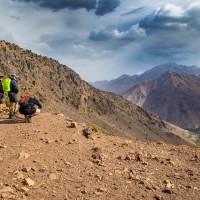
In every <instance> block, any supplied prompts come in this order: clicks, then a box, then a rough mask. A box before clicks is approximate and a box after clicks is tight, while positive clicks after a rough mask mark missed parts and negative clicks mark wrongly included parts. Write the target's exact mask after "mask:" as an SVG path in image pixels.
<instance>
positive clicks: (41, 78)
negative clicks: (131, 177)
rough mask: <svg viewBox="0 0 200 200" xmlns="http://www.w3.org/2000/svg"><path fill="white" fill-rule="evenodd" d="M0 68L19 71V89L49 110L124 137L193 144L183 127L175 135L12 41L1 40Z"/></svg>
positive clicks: (121, 100) (140, 111)
mask: <svg viewBox="0 0 200 200" xmlns="http://www.w3.org/2000/svg"><path fill="white" fill-rule="evenodd" d="M0 69H1V73H4V74H11V73H17V74H19V76H20V77H19V86H20V90H21V91H20V93H21V94H23V91H26V90H28V91H30V93H31V94H33V95H35V96H36V97H37V98H38V99H39V100H40V101H41V103H42V104H43V107H44V110H47V111H49V112H50V111H51V112H62V113H64V114H65V115H67V116H70V117H71V118H73V119H75V120H80V121H84V122H85V123H87V124H92V125H95V126H97V127H99V128H100V129H102V130H104V131H106V132H110V133H112V134H116V135H119V136H123V137H126V138H137V139H139V140H142V141H160V140H162V141H165V142H168V143H173V144H181V143H185V144H194V142H193V141H191V140H190V139H189V138H188V134H186V133H185V132H184V131H183V134H182V135H180V134H179V136H178V137H177V133H176V129H171V128H170V127H168V125H166V123H165V122H164V121H162V120H161V119H160V118H159V117H158V116H156V115H153V114H150V113H148V112H146V111H145V110H143V109H142V108H140V107H138V106H136V105H133V104H131V103H130V102H128V101H127V100H125V99H124V98H123V97H120V96H117V95H114V94H111V93H108V92H103V91H101V90H98V89H95V88H94V87H92V86H90V85H89V84H88V83H86V82H85V81H83V80H82V79H81V78H80V76H79V75H78V74H76V73H75V72H74V71H73V70H71V69H70V68H69V67H67V66H64V65H61V64H59V63H58V62H57V61H55V60H53V59H51V58H47V57H43V56H40V55H37V54H35V53H32V52H31V51H29V50H24V49H22V48H20V47H18V46H17V45H15V44H10V43H8V42H5V41H1V42H0ZM174 134H175V135H174ZM170 136H171V137H170ZM184 140H185V141H184Z"/></svg>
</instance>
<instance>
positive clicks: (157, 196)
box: [154, 195, 163, 200]
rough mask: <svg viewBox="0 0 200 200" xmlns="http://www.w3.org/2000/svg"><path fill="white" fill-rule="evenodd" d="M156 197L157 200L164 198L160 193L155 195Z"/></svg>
mask: <svg viewBox="0 0 200 200" xmlns="http://www.w3.org/2000/svg"><path fill="white" fill-rule="evenodd" d="M154 199H155V200H162V199H163V198H162V196H160V195H155V196H154Z"/></svg>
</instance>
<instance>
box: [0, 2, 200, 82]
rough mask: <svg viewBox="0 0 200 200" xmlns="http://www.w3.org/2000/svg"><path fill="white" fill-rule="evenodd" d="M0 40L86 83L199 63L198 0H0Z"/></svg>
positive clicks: (198, 64) (199, 28) (199, 4)
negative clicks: (55, 64) (65, 68)
mask: <svg viewBox="0 0 200 200" xmlns="http://www.w3.org/2000/svg"><path fill="white" fill-rule="evenodd" d="M0 19H1V20H0V40H6V41H9V42H11V43H15V44H17V45H19V46H20V47H22V48H24V49H29V50H31V51H33V52H35V53H37V54H40V55H43V56H48V57H51V58H53V59H55V60H58V61H59V62H60V63H62V64H64V65H67V66H68V67H70V68H71V69H73V70H74V71H75V72H77V73H78V74H79V75H80V76H81V78H82V79H83V80H85V81H88V82H94V81H99V80H111V79H115V78H117V77H119V76H121V75H123V74H128V75H134V74H141V73H143V72H145V71H146V70H148V69H150V68H152V67H154V66H156V65H160V64H164V63H168V62H175V63H177V64H181V65H189V66H191V65H197V66H200V56H199V54H200V1H199V0H198V1H197V0H159V1H158V0H141V1H138V0H0Z"/></svg>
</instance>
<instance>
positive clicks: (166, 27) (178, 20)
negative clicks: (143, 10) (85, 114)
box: [139, 7, 200, 33]
mask: <svg viewBox="0 0 200 200" xmlns="http://www.w3.org/2000/svg"><path fill="white" fill-rule="evenodd" d="M139 26H140V27H141V28H144V29H145V30H146V31H147V32H149V33H155V32H156V31H159V32H160V31H170V30H171V31H173V30H174V32H175V31H180V30H183V31H189V30H190V29H196V30H198V31H200V7H192V8H190V9H188V10H186V11H185V12H184V13H183V14H182V15H180V16H176V15H174V16H173V15H169V14H168V13H167V14H166V13H164V12H162V9H160V10H159V11H157V12H154V13H152V14H151V15H149V16H147V17H145V18H144V19H143V20H141V21H140V22H139Z"/></svg>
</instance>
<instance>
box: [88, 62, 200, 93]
mask: <svg viewBox="0 0 200 200" xmlns="http://www.w3.org/2000/svg"><path fill="white" fill-rule="evenodd" d="M169 70H170V71H173V72H176V73H178V74H183V75H191V74H193V75H196V76H199V75H200V68H199V67H197V66H186V65H177V64H176V63H166V64H162V65H158V66H156V67H153V68H152V69H150V70H148V71H146V72H144V73H142V74H141V75H133V76H129V75H123V76H120V77H119V78H117V79H114V80H110V81H97V82H94V83H91V84H92V85H93V86H95V87H97V88H99V89H102V90H105V91H109V92H113V93H116V94H124V92H126V91H127V90H129V89H130V88H132V87H133V86H134V85H138V84H141V83H145V82H149V81H152V80H155V79H157V78H159V77H160V76H161V75H162V74H163V73H164V72H166V71H169Z"/></svg>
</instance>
